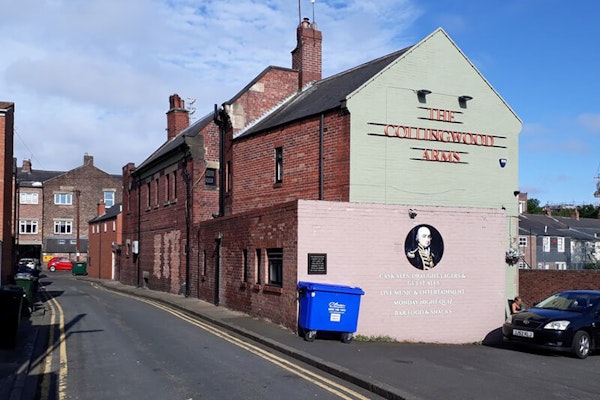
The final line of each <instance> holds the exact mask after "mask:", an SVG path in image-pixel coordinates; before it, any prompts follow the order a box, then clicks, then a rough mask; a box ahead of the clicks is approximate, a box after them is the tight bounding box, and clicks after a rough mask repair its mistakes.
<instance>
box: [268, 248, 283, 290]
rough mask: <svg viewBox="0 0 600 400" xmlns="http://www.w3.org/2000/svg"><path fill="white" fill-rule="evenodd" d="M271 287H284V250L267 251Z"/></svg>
mask: <svg viewBox="0 0 600 400" xmlns="http://www.w3.org/2000/svg"><path fill="white" fill-rule="evenodd" d="M267 259H268V260H269V285H273V286H279V287H281V286H283V249H267Z"/></svg>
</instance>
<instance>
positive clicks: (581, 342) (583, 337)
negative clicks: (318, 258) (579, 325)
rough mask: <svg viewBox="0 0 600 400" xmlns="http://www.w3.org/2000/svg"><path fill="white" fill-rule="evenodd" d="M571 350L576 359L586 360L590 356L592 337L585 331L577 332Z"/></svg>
mask: <svg viewBox="0 0 600 400" xmlns="http://www.w3.org/2000/svg"><path fill="white" fill-rule="evenodd" d="M571 348H572V351H573V355H574V356H575V357H577V358H586V357H587V356H588V355H589V354H590V335H588V334H587V332H584V331H579V332H577V333H576V334H575V337H574V338H573V345H572V346H571Z"/></svg>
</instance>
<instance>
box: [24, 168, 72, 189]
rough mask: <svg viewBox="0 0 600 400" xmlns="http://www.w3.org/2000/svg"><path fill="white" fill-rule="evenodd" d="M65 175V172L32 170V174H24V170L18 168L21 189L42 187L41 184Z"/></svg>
mask: <svg viewBox="0 0 600 400" xmlns="http://www.w3.org/2000/svg"><path fill="white" fill-rule="evenodd" d="M62 174H64V172H63V171H39V170H34V169H32V170H31V171H30V172H23V168H22V167H19V168H17V180H18V181H19V186H20V187H41V185H40V184H39V183H44V182H46V181H47V180H50V179H52V178H54V177H57V176H59V175H62Z"/></svg>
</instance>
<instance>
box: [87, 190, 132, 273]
mask: <svg viewBox="0 0 600 400" xmlns="http://www.w3.org/2000/svg"><path fill="white" fill-rule="evenodd" d="M121 211H122V208H121V204H120V203H119V204H115V205H113V206H112V207H109V208H106V206H105V205H104V203H103V202H100V203H99V204H98V215H97V216H96V217H95V218H93V219H91V220H90V221H89V222H88V226H89V231H88V238H89V242H88V244H89V247H88V261H87V273H88V275H90V276H93V277H95V278H99V279H111V280H118V279H119V276H120V270H121V246H122V243H123V232H122V230H123V214H122V212H121Z"/></svg>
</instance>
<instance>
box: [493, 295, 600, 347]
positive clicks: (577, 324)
mask: <svg viewBox="0 0 600 400" xmlns="http://www.w3.org/2000/svg"><path fill="white" fill-rule="evenodd" d="M502 335H503V336H504V338H505V340H508V341H511V342H514V343H519V344H522V345H525V346H531V347H537V348H543V349H549V350H553V351H568V352H571V353H572V354H573V355H574V356H575V357H578V358H586V357H587V356H588V355H589V354H590V353H591V352H592V351H593V350H595V349H598V348H600V291H598V290H568V291H564V292H560V293H556V294H553V295H552V296H550V297H548V298H547V299H545V300H543V301H541V302H539V303H537V304H536V305H534V306H533V307H532V308H529V309H527V310H524V311H520V312H518V313H517V314H513V315H510V316H509V317H508V318H507V319H506V321H505V322H504V325H503V326H502Z"/></svg>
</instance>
